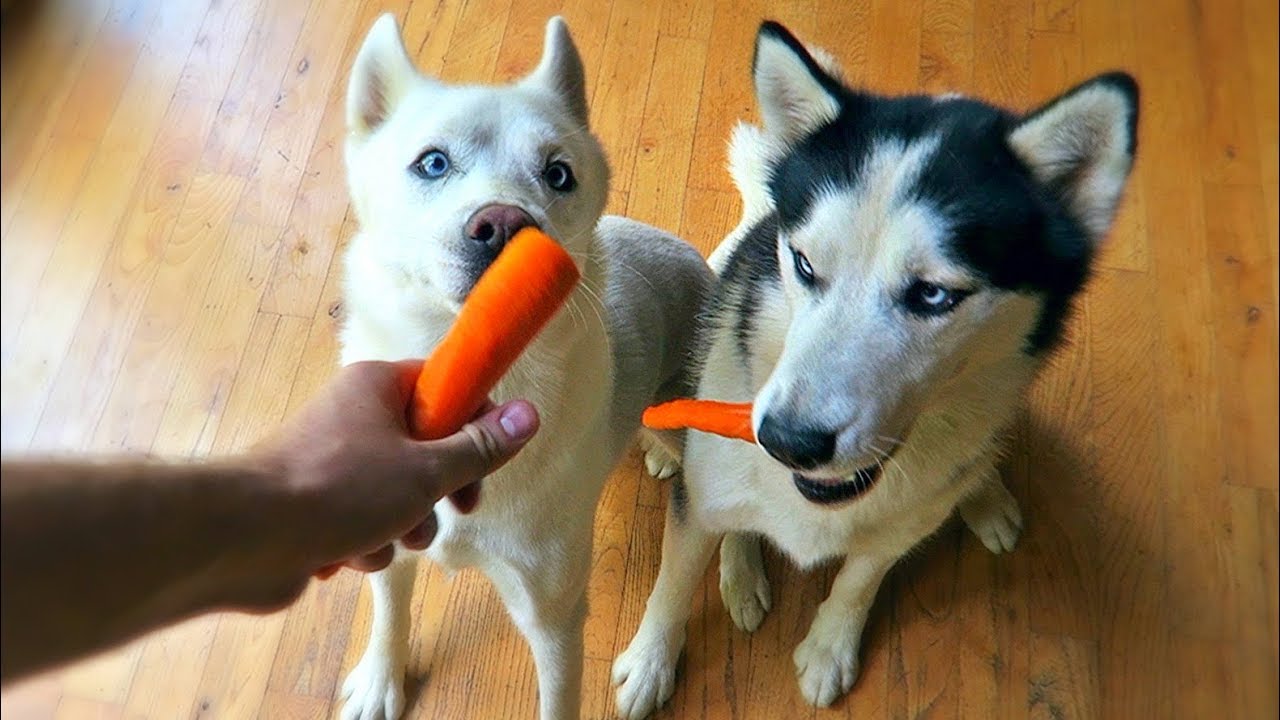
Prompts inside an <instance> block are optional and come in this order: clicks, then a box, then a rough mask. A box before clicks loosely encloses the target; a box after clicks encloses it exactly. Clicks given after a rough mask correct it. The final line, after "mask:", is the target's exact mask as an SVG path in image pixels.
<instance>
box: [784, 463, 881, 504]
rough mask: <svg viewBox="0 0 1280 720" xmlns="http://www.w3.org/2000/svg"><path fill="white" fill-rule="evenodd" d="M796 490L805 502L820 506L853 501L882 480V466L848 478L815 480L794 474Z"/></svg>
mask: <svg viewBox="0 0 1280 720" xmlns="http://www.w3.org/2000/svg"><path fill="white" fill-rule="evenodd" d="M791 479H792V481H794V482H795V484H796V490H799V491H800V494H801V495H803V496H804V499H805V500H808V501H809V502H812V503H817V504H819V505H833V504H835V503H839V502H845V501H846V500H852V499H854V498H856V497H859V496H860V495H862V494H863V493H865V492H867V491H868V490H870V489H871V488H872V487H874V486H875V484H876V481H877V480H879V479H880V465H878V464H877V465H872V466H870V467H865V468H862V469H861V470H858V471H857V472H855V473H854V474H853V475H852V476H851V477H848V478H831V479H826V478H823V479H813V478H807V477H805V476H803V475H801V474H800V473H792V475H791Z"/></svg>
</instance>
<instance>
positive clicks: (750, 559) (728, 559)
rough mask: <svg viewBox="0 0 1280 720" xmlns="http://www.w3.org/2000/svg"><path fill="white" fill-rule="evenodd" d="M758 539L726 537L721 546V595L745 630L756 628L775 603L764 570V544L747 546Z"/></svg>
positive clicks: (736, 623)
mask: <svg viewBox="0 0 1280 720" xmlns="http://www.w3.org/2000/svg"><path fill="white" fill-rule="evenodd" d="M758 542H759V541H758V540H754V539H744V538H733V537H726V538H725V541H724V545H723V546H722V547H721V549H720V599H721V600H723V601H724V607H725V609H726V610H728V611H729V617H731V618H733V624H734V625H737V626H738V628H739V629H740V630H743V631H745V632H749V633H750V632H755V631H756V630H757V629H758V628H759V627H760V623H762V622H764V616H765V615H766V614H768V612H769V609H770V608H771V607H773V599H772V597H771V596H770V592H769V578H768V576H767V575H765V572H764V563H763V561H762V560H761V558H760V547H759V545H754V546H750V547H743V546H742V544H743V543H758Z"/></svg>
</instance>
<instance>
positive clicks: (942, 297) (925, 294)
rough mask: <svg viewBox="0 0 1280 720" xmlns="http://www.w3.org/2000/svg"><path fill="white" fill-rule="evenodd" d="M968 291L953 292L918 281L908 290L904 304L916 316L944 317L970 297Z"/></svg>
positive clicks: (949, 289)
mask: <svg viewBox="0 0 1280 720" xmlns="http://www.w3.org/2000/svg"><path fill="white" fill-rule="evenodd" d="M969 294H970V293H969V292H968V291H966V290H953V289H951V288H945V287H943V286H941V285H934V284H933V283H930V282H925V281H923V280H916V281H915V282H913V283H911V286H910V287H908V288H907V293H906V296H905V297H903V300H902V301H903V304H905V305H906V306H907V309H908V310H910V311H911V312H913V313H915V314H916V315H923V316H934V315H943V314H946V313H949V312H951V311H952V310H954V309H955V307H956V305H959V304H960V301H961V300H964V299H965V298H967V297H969Z"/></svg>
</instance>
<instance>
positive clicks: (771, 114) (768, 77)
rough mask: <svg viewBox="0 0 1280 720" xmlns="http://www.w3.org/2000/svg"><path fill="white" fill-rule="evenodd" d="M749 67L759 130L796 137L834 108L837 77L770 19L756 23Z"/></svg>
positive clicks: (786, 139)
mask: <svg viewBox="0 0 1280 720" xmlns="http://www.w3.org/2000/svg"><path fill="white" fill-rule="evenodd" d="M824 60H826V61H828V62H830V57H829V56H824ZM751 73H752V75H753V77H754V80H755V86H756V100H757V102H759V103H760V114H761V115H762V116H763V118H764V130H765V133H766V134H768V135H770V136H772V137H773V138H775V139H777V140H781V141H783V142H791V141H793V140H796V139H798V138H800V137H803V136H805V135H807V134H808V133H810V132H812V131H813V130H816V129H817V128H818V127H819V126H821V125H823V124H824V123H828V122H830V121H832V120H834V119H835V117H836V115H838V114H839V113H840V98H839V92H840V90H839V88H840V83H839V81H838V80H837V79H835V78H833V77H831V75H830V74H828V72H827V71H826V70H824V69H823V67H822V64H820V63H819V61H818V60H815V59H814V57H813V56H812V55H810V54H809V51H808V50H807V49H805V46H804V44H803V43H801V42H800V41H799V40H797V39H796V37H795V36H794V35H792V34H791V32H790V31H788V30H787V29H786V28H785V27H783V26H781V25H779V24H778V23H776V22H772V21H769V22H765V23H763V24H762V25H760V31H759V32H758V33H757V34H756V51H755V58H754V59H753V60H752V62H751Z"/></svg>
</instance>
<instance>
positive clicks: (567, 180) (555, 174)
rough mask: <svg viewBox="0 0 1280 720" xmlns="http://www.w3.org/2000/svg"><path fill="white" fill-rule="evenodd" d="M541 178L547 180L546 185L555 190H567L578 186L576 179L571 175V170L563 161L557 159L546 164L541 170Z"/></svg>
mask: <svg viewBox="0 0 1280 720" xmlns="http://www.w3.org/2000/svg"><path fill="white" fill-rule="evenodd" d="M542 179H543V180H546V181H547V185H549V186H550V187H551V189H552V190H555V191H556V192H569V191H570V190H572V189H574V188H575V187H577V186H578V181H577V180H576V179H575V178H574V177H573V170H570V169H569V166H568V165H566V164H565V163H564V162H562V161H560V160H557V161H555V162H553V163H551V164H550V165H548V166H547V169H546V170H543V171H542Z"/></svg>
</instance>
